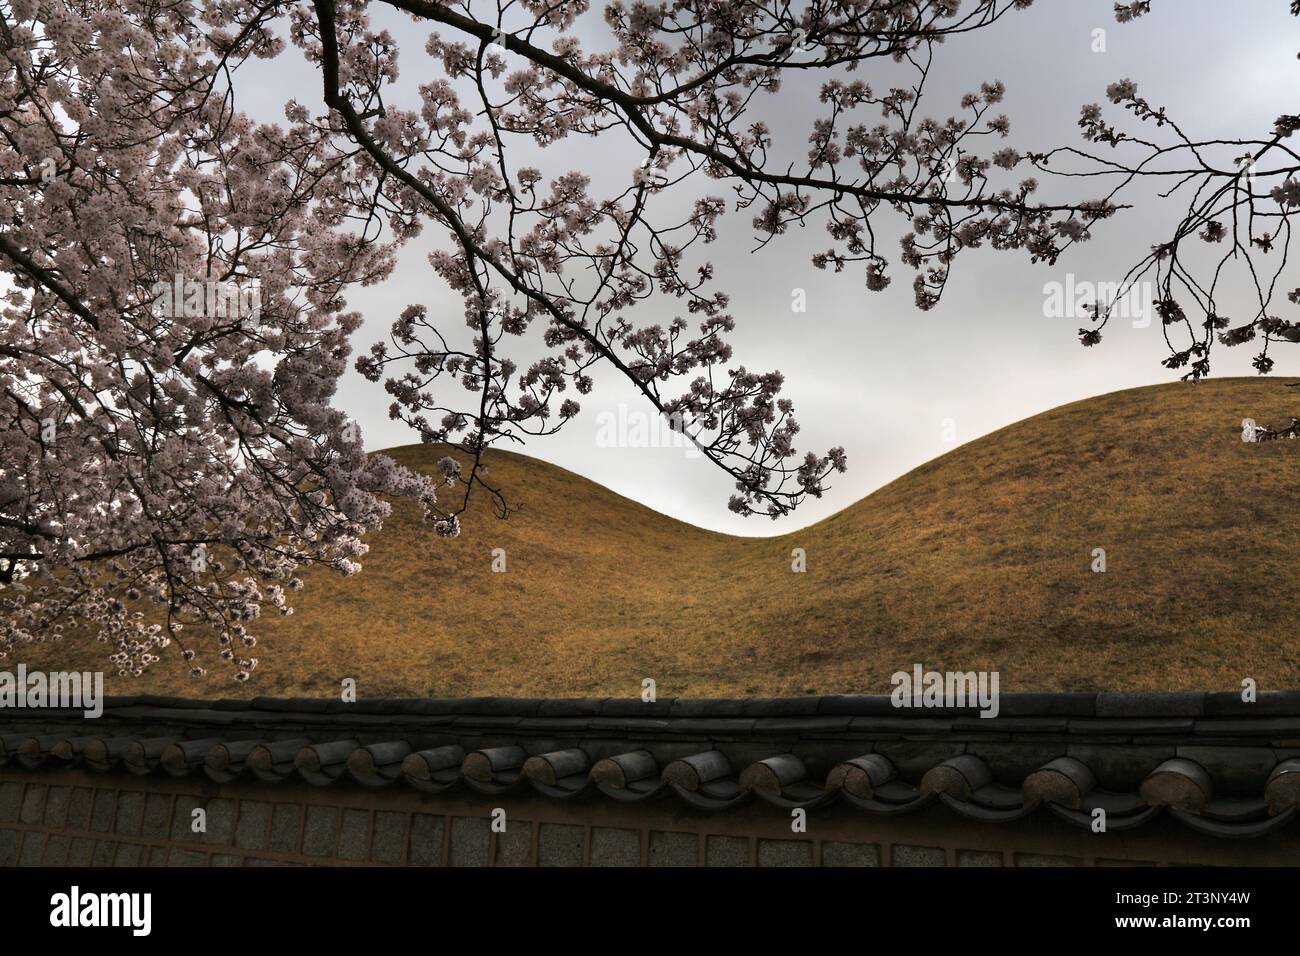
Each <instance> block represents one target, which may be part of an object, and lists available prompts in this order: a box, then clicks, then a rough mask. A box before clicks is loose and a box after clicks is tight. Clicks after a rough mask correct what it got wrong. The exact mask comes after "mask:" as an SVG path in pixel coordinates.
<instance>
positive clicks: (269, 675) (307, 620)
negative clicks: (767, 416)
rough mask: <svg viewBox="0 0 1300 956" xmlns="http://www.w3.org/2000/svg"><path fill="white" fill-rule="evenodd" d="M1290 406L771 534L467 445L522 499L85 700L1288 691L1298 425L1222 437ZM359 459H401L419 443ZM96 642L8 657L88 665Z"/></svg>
mask: <svg viewBox="0 0 1300 956" xmlns="http://www.w3.org/2000/svg"><path fill="white" fill-rule="evenodd" d="M1293 414H1300V395H1297V394H1296V393H1295V392H1294V391H1290V390H1287V389H1285V388H1283V387H1282V383H1281V382H1280V381H1278V380H1276V379H1218V380H1210V381H1207V382H1202V383H1199V384H1197V385H1191V384H1183V383H1177V384H1167V385H1158V386H1151V387H1147V388H1139V389H1132V390H1127V391H1122V392H1115V393H1112V394H1109V395H1103V396H1100V397H1098V398H1093V399H1088V400H1086V401H1082V402H1076V403H1074V404H1070V405H1065V406H1062V407H1060V408H1056V409H1053V410H1051V411H1048V412H1045V413H1043V414H1041V415H1037V416H1034V417H1033V418H1029V419H1026V420H1024V421H1021V422H1018V423H1016V424H1014V425H1011V426H1009V427H1007V428H1003V429H1001V430H999V431H997V432H994V433H992V434H990V435H986V436H984V437H983V438H980V439H977V440H975V441H972V442H970V443H968V444H966V445H962V446H960V447H958V448H956V449H954V450H953V451H951V452H949V453H947V454H945V455H943V456H942V457H940V458H937V459H935V460H933V461H930V462H927V463H926V464H924V465H922V466H920V467H919V468H916V469H914V470H913V471H911V472H909V473H908V474H906V475H904V476H902V477H901V478H899V479H897V480H896V481H894V482H891V483H890V484H889V485H887V486H885V487H884V488H881V489H880V490H878V491H876V492H874V493H873V494H871V495H869V496H867V497H866V498H864V499H862V500H861V501H859V502H857V503H856V504H854V505H852V506H851V507H849V508H846V509H845V510H843V511H841V512H839V513H838V514H835V515H833V516H832V517H830V518H827V519H826V520H824V521H821V522H819V523H817V524H815V525H812V526H810V527H808V528H804V529H802V530H800V531H795V532H791V533H789V534H785V535H782V536H779V537H772V538H739V537H733V536H729V535H724V534H717V533H713V532H709V531H704V530H702V529H699V528H695V527H692V526H690V525H687V524H684V523H682V522H680V521H676V520H673V519H671V518H668V517H666V516H664V515H660V514H658V513H656V512H654V511H652V510H651V509H649V508H646V507H644V506H642V505H640V504H637V503H636V502H633V501H630V500H628V499H626V498H623V497H621V496H619V495H617V494H615V493H614V492H612V491H610V490H609V489H607V488H603V487H601V486H600V485H597V484H595V483H593V482H591V481H588V480H586V479H584V478H581V477H579V476H577V475H574V474H572V473H570V472H568V471H565V470H564V469H561V468H558V467H556V466H554V465H550V464H546V463H543V462H540V461H537V460H535V459H531V458H528V457H525V456H522V455H516V454H512V453H509V452H504V451H493V452H490V453H489V455H488V458H487V461H488V464H489V466H490V468H491V472H492V480H493V481H494V483H496V484H498V485H501V486H503V487H504V488H505V489H507V491H508V493H509V496H510V498H511V500H512V502H516V503H519V504H522V505H523V511H522V512H521V513H519V514H515V515H512V516H511V517H510V518H509V519H508V520H506V521H501V520H498V519H496V518H494V517H493V516H492V515H491V514H490V513H489V511H488V509H487V507H486V506H485V504H484V503H483V502H480V504H479V506H478V507H476V508H474V509H473V510H472V511H471V514H470V515H468V516H467V520H465V521H464V526H465V532H464V533H463V534H462V536H461V537H460V538H458V539H455V540H453V541H450V542H448V541H442V540H440V539H437V538H436V537H435V536H434V534H433V533H432V531H431V530H430V529H428V528H426V527H424V526H423V525H421V524H420V523H419V521H418V516H417V513H416V509H415V508H413V507H409V506H399V507H398V508H397V509H395V512H394V515H393V517H392V519H391V520H390V522H389V524H388V525H387V526H386V527H385V528H384V530H383V531H381V532H379V533H378V534H376V535H374V536H373V538H372V540H371V542H370V543H371V552H370V554H369V555H368V556H367V557H366V559H365V560H364V565H365V569H364V571H363V572H362V573H361V574H360V575H358V576H357V577H355V578H352V579H348V580H343V579H340V578H338V577H336V576H334V575H331V574H328V573H310V574H308V575H307V583H308V586H307V588H306V590H305V591H303V592H302V593H301V594H300V595H298V601H297V606H296V612H295V614H294V615H293V616H292V617H289V618H282V619H275V620H265V621H263V622H261V623H260V624H259V625H258V627H257V628H256V630H255V633H258V635H259V638H260V643H259V647H258V651H259V656H260V657H261V659H262V666H261V667H260V668H259V669H258V671H257V672H256V673H255V675H254V679H253V680H252V681H251V682H250V683H249V684H248V685H244V686H242V687H240V686H237V685H234V684H233V683H232V682H227V681H226V680H225V678H224V674H218V673H217V670H216V669H215V668H214V672H213V675H212V676H210V677H209V678H208V679H207V680H206V681H203V682H194V681H191V680H189V679H188V678H187V677H185V676H184V669H183V668H182V666H181V665H180V663H179V661H176V660H170V659H166V658H165V659H164V661H163V662H162V663H161V664H158V665H156V666H155V669H154V670H153V671H152V672H151V673H149V674H147V675H146V676H145V677H144V678H142V679H139V680H135V681H122V680H118V679H116V678H109V681H108V682H109V685H110V692H116V693H131V692H140V691H146V690H147V691H154V692H160V693H180V694H188V695H195V696H235V695H236V694H241V695H248V696H251V695H259V694H274V695H312V696H317V695H333V694H336V693H337V692H338V687H339V681H340V679H341V678H343V677H354V678H356V679H357V680H358V685H359V692H360V694H361V695H362V696H382V695H392V696H417V695H460V694H475V695H520V696H626V697H631V696H635V695H637V694H638V693H639V689H640V682H641V680H642V678H645V677H653V678H654V679H655V680H656V682H657V685H658V692H659V693H660V694H661V695H663V696H683V695H687V696H724V695H725V696H774V695H787V694H803V693H883V692H887V691H888V690H889V675H890V674H892V673H893V672H894V671H897V670H908V669H910V668H911V666H912V664H913V663H915V662H919V663H922V664H924V665H925V666H926V667H927V668H936V669H941V670H945V669H946V670H997V671H999V672H1000V674H1001V688H1002V690H1004V691H1012V690H1022V691H1027V690H1074V691H1091V690H1138V689H1150V690H1157V689H1159V690H1178V689H1216V690H1229V689H1236V688H1239V687H1240V682H1241V680H1242V679H1243V678H1245V677H1253V678H1255V679H1256V680H1257V681H1259V684H1260V687H1261V688H1263V689H1277V688H1280V687H1284V686H1285V687H1297V686H1300V600H1298V599H1297V597H1296V596H1295V593H1294V592H1295V574H1296V569H1297V568H1298V567H1300V534H1297V530H1298V529H1300V518H1298V516H1297V507H1296V505H1297V501H1298V499H1300V442H1287V441H1282V442H1272V443H1266V444H1258V445H1250V444H1244V443H1243V442H1242V441H1241V438H1240V428H1239V423H1240V421H1241V420H1242V419H1243V418H1245V417H1252V418H1255V419H1256V420H1258V421H1260V422H1261V423H1269V424H1278V423H1284V422H1286V421H1287V420H1288V419H1289V418H1290V416H1291V415H1293ZM385 453H386V454H389V455H392V456H393V457H394V458H396V459H398V460H399V461H402V462H404V463H405V464H408V465H412V466H415V467H419V468H422V469H425V470H432V469H433V466H434V462H435V461H436V460H437V457H438V456H439V454H440V453H438V452H436V450H435V449H432V448H430V447H427V446H419V445H415V446H407V447H403V448H397V449H392V450H390V451H387V452H385ZM700 467H708V466H707V464H705V463H701V465H700ZM796 547H798V548H803V549H804V550H805V551H806V553H807V572H806V573H804V574H795V573H792V572H791V550H792V549H793V548H796ZM493 548H504V549H505V550H506V555H507V567H508V570H507V571H506V573H504V574H499V573H493V572H492V570H491V564H492V554H491V552H492V549H493ZM1094 548H1104V549H1105V551H1106V572H1105V573H1104V574H1097V573H1094V572H1093V571H1092V570H1091V565H1092V562H1093V556H1092V552H1093V549H1094ZM100 648H101V646H100V645H96V646H94V647H91V648H85V649H80V650H76V651H75V652H74V649H73V648H72V647H71V646H67V645H64V646H62V647H60V646H49V645H46V646H45V647H43V648H39V649H38V650H39V654H34V655H32V656H31V657H29V658H28V659H27V661H28V663H29V666H44V667H47V668H56V667H57V668H68V667H73V666H76V667H89V668H99V667H102V664H101V663H100V662H99V659H98V658H97V657H96V656H95V655H96V653H97V652H98V651H99V650H100ZM74 658H75V659H74Z"/></svg>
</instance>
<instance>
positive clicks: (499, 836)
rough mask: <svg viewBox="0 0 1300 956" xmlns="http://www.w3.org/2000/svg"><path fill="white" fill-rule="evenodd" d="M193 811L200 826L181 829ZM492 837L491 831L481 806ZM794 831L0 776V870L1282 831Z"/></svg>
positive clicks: (372, 796) (836, 813)
mask: <svg viewBox="0 0 1300 956" xmlns="http://www.w3.org/2000/svg"><path fill="white" fill-rule="evenodd" d="M196 807H202V808H203V809H204V810H205V811H206V832H202V833H195V832H193V831H192V829H191V819H192V811H193V810H194V809H195V808H196ZM496 808H500V809H503V810H504V811H505V831H504V832H494V831H493V829H492V825H491V823H492V821H491V815H492V812H493V810H494V809H496ZM807 824H808V832H807V833H803V834H795V833H792V832H791V829H790V818H789V817H788V816H785V815H783V814H782V813H781V811H779V810H776V809H775V808H773V807H770V806H767V805H766V804H760V803H754V804H750V805H747V806H745V807H742V808H737V809H733V810H730V811H727V812H725V813H721V814H716V815H707V814H701V813H696V812H692V811H687V810H684V809H683V808H682V807H681V806H680V804H677V803H675V802H674V801H661V802H657V803H652V804H649V805H620V804H613V803H611V802H610V801H608V800H600V801H586V802H576V803H565V802H558V801H554V800H548V799H544V798H541V797H538V796H536V795H523V796H517V797H510V798H506V797H502V798H490V797H480V796H477V795H473V794H464V795H462V796H457V797H448V796H445V795H443V796H437V797H428V796H425V795H422V794H418V793H415V792H413V791H411V790H409V789H407V788H404V787H400V786H398V787H393V788H389V789H382V790H370V789H366V788H362V787H357V786H354V785H349V784H340V785H338V786H335V787H329V788H317V787H311V786H308V785H306V784H302V783H285V784H283V785H281V786H269V785H264V784H256V783H239V784H228V785H223V786H218V785H216V784H213V783H211V782H209V781H206V780H197V779H192V778H180V779H173V778H168V777H162V776H157V775H154V776H148V777H143V776H141V777H137V776H131V775H129V774H122V773H113V774H92V773H87V772H84V771H79V770H76V771H74V770H68V771H49V770H41V771H27V770H22V769H19V768H15V767H13V766H9V767H4V768H2V769H0V865H4V866H11V865H24V866H31V865H64V864H66V865H72V866H109V865H117V866H135V865H155V866H158V865H171V866H241V865H250V866H257V865H290V866H292V865H319V864H329V865H343V866H348V865H394V866H400V865H408V866H449V865H450V866H461V865H465V866H484V865H494V866H510V865H539V864H540V865H544V866H581V865H590V866H636V865H649V866H697V865H708V866H753V865H758V866H809V865H823V866H1004V865H1005V866H1060V865H1107V864H1142V863H1145V864H1153V863H1154V864H1260V865H1268V864H1286V863H1292V864H1293V863H1294V860H1295V859H1297V858H1300V838H1298V837H1297V836H1295V835H1293V834H1292V833H1291V832H1290V831H1287V832H1286V833H1285V835H1283V836H1281V837H1278V838H1270V839H1268V840H1263V841H1225V840H1221V839H1216V838H1213V837H1200V836H1198V835H1196V834H1192V833H1189V832H1188V831H1187V830H1186V829H1185V828H1183V827H1181V826H1179V825H1177V824H1173V823H1172V822H1170V821H1160V820H1157V821H1153V822H1152V823H1149V824H1147V825H1145V826H1143V827H1142V828H1141V830H1140V831H1139V832H1136V833H1133V834H1122V833H1112V834H1092V833H1090V832H1088V831H1081V830H1078V829H1076V828H1074V827H1070V826H1067V825H1066V824H1064V823H1061V822H1060V821H1057V820H1055V819H1053V818H1051V817H1050V816H1047V815H1038V816H1035V817H1033V818H1029V819H1025V820H1021V821H1018V822H1016V823H1013V824H1007V825H994V824H988V823H974V822H968V821H964V820H961V819H959V818H956V817H955V816H954V814H952V813H951V812H950V811H948V810H947V809H946V808H944V807H941V806H936V807H932V808H930V809H929V810H927V811H924V812H921V813H918V814H915V815H913V816H908V817H906V818H897V817H893V818H891V817H884V818H881V817H872V816H870V815H867V814H864V813H862V812H861V811H858V810H856V809H854V808H851V807H844V806H832V807H830V808H827V809H826V810H822V811H814V812H812V813H810V814H809V815H808V820H807Z"/></svg>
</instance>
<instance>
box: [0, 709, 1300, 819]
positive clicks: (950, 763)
mask: <svg viewBox="0 0 1300 956" xmlns="http://www.w3.org/2000/svg"><path fill="white" fill-rule="evenodd" d="M9 762H12V763H13V764H15V765H16V766H18V767H21V768H23V769H24V770H39V769H44V768H58V767H63V768H68V767H80V768H85V769H89V770H91V771H97V772H102V773H108V772H112V771H117V772H121V771H125V772H127V773H132V774H137V775H141V776H144V775H163V776H167V775H170V776H175V777H178V778H182V777H187V776H194V777H203V776H206V777H209V778H211V779H212V780H215V781H218V782H231V781H256V782H258V783H259V784H268V785H273V784H275V783H278V782H284V781H291V780H298V781H305V782H307V783H308V784H311V785H314V786H318V787H328V786H333V785H336V784H340V783H347V784H350V785H362V786H366V787H375V788H380V787H390V786H392V787H409V788H412V789H414V790H416V791H420V792H425V793H451V792H458V791H464V792H466V793H469V794H478V795H482V796H486V797H501V796H503V795H509V794H517V793H521V792H528V793H535V794H540V795H542V796H543V797H544V798H546V799H548V800H551V801H556V802H564V803H567V802H574V803H579V804H580V803H582V802H584V801H588V800H608V801H614V802H617V803H622V804H634V803H642V802H650V801H656V800H658V799H660V798H664V797H667V798H671V799H672V800H675V801H679V802H681V803H685V804H687V805H689V806H691V807H693V808H695V809H697V810H701V811H707V812H734V811H736V810H737V809H738V808H741V807H743V806H744V805H746V804H748V803H751V802H753V801H760V802H763V803H766V804H770V805H772V806H773V807H776V808H780V809H782V810H784V811H786V812H789V811H790V810H792V809H804V810H807V811H809V812H810V813H811V812H814V811H818V810H820V809H821V808H823V807H827V806H830V805H836V806H839V807H844V806H847V807H851V808H852V809H853V810H855V811H858V812H861V813H862V814H865V815H867V816H877V817H897V816H899V815H907V814H912V813H917V812H919V811H922V810H925V809H926V808H929V807H931V806H934V805H943V806H945V807H946V808H947V810H948V811H950V812H951V813H952V814H955V815H957V816H958V817H960V818H963V819H967V820H971V821H977V822H989V823H1006V822H1010V821H1014V820H1018V819H1021V818H1024V817H1027V816H1029V815H1032V814H1041V813H1048V814H1051V815H1053V816H1055V817H1057V818H1059V819H1061V820H1064V821H1066V822H1067V823H1070V824H1074V825H1076V826H1078V827H1080V828H1085V829H1087V828H1093V827H1094V826H1095V823H1096V820H1097V818H1098V816H1099V815H1100V814H1099V813H1098V811H1102V812H1103V813H1104V819H1105V826H1106V828H1107V830H1108V831H1122V830H1129V829H1132V828H1135V827H1138V826H1140V825H1142V824H1145V823H1148V822H1150V821H1151V820H1153V819H1155V818H1157V817H1162V816H1163V817H1172V818H1174V819H1176V820H1177V821H1179V822H1180V823H1182V824H1183V825H1185V826H1186V827H1189V828H1191V829H1192V830H1195V831H1199V832H1200V833H1203V834H1209V835H1213V836H1224V837H1263V838H1267V837H1268V835H1269V834H1276V833H1279V832H1280V831H1281V830H1282V829H1283V828H1285V827H1287V826H1288V825H1289V824H1290V823H1291V821H1292V818H1293V817H1294V816H1295V814H1296V809H1297V806H1300V693H1290V692H1287V693H1274V694H1267V693H1266V694H1261V695H1260V698H1259V700H1258V701H1256V702H1253V703H1245V702H1243V701H1242V700H1241V699H1240V697H1239V696H1238V695H1236V694H1202V693H1198V694H1169V695H1158V694H1156V695H1153V694H1131V695H1130V694H1024V695H1019V694H1006V695H1002V697H1001V699H1000V713H999V716H997V717H995V718H982V717H980V716H978V712H977V711H975V710H973V709H963V710H954V709H948V710H944V709H924V710H908V709H896V708H895V707H894V706H893V705H892V703H891V701H890V700H889V698H887V697H850V696H836V697H808V698H788V699H751V700H686V699H681V700H668V699H660V700H658V701H656V702H653V703H643V702H642V701H640V700H619V699H599V700H597V699H592V700H522V699H509V698H456V699H416V700H361V701H357V702H355V703H344V702H341V701H324V700H277V699H268V698H259V699H255V700H253V701H192V700H179V699H171V698H158V697H133V698H114V699H111V700H110V701H109V702H108V704H107V706H106V709H105V713H104V716H103V717H101V718H99V719H98V720H85V719H82V718H80V717H79V716H77V715H73V714H64V713H60V712H56V711H36V710H33V711H23V710H7V711H0V764H3V763H9Z"/></svg>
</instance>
